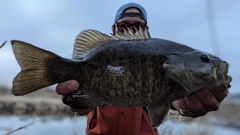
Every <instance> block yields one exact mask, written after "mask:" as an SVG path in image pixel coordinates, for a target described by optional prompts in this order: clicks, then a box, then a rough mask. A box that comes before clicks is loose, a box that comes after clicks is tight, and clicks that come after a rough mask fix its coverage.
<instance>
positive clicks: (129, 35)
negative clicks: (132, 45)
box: [112, 27, 151, 40]
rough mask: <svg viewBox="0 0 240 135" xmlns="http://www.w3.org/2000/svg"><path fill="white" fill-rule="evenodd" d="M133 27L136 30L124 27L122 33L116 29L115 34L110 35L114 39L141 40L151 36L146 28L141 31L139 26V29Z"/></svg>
mask: <svg viewBox="0 0 240 135" xmlns="http://www.w3.org/2000/svg"><path fill="white" fill-rule="evenodd" d="M134 29H135V31H136V32H135V33H134V32H133V30H132V29H129V28H128V29H127V30H125V29H124V32H123V33H122V32H119V31H117V32H116V33H115V35H113V34H112V37H113V39H114V40H141V39H150V38H151V36H150V34H149V32H148V30H144V31H143V29H142V28H141V27H139V30H138V29H137V28H136V27H134Z"/></svg>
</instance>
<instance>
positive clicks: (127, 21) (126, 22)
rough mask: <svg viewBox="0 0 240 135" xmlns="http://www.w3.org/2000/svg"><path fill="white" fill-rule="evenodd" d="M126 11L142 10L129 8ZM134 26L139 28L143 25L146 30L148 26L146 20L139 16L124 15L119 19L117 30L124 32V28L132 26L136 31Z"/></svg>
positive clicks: (137, 11)
mask: <svg viewBox="0 0 240 135" xmlns="http://www.w3.org/2000/svg"><path fill="white" fill-rule="evenodd" d="M124 13H140V11H139V10H138V9H136V8H130V9H127V10H126V11H125V12H124ZM134 26H135V27H136V28H137V29H139V27H142V29H143V30H144V29H145V28H146V24H145V21H144V20H143V19H142V18H139V17H123V18H122V19H120V20H118V21H117V24H116V28H115V31H120V32H123V31H124V30H123V29H127V28H130V29H132V30H133V31H135V29H134Z"/></svg>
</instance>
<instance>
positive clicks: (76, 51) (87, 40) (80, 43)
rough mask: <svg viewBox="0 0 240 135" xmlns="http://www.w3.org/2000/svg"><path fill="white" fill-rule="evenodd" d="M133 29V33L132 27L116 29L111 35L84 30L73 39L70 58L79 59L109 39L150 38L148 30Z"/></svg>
mask: <svg viewBox="0 0 240 135" xmlns="http://www.w3.org/2000/svg"><path fill="white" fill-rule="evenodd" d="M134 29H135V31H136V32H135V33H134V32H133V30H132V29H129V28H128V30H124V32H123V33H122V32H118V31H117V32H116V33H115V35H113V34H112V36H111V37H110V36H108V35H107V34H104V33H101V32H99V31H97V30H92V29H88V30H84V31H82V32H80V33H79V34H78V35H77V37H76V39H75V43H74V48H73V54H72V58H73V59H81V58H82V57H83V56H84V54H85V53H86V52H87V51H89V50H91V49H93V48H95V47H97V46H99V45H101V44H104V43H106V42H108V41H111V40H144V39H150V38H151V37H150V34H149V32H148V30H145V31H143V29H142V28H141V27H140V28H139V30H137V29H136V27H134Z"/></svg>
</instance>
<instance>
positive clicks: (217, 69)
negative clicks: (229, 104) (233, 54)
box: [212, 61, 232, 90]
mask: <svg viewBox="0 0 240 135" xmlns="http://www.w3.org/2000/svg"><path fill="white" fill-rule="evenodd" d="M228 69H229V64H228V63H227V62H225V61H222V62H221V63H219V64H218V65H216V66H214V67H212V73H213V76H214V79H215V80H216V85H217V87H218V88H219V89H224V90H226V89H228V88H230V87H231V85H230V82H231V81H232V77H231V76H230V75H228Z"/></svg>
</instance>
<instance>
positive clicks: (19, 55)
mask: <svg viewBox="0 0 240 135" xmlns="http://www.w3.org/2000/svg"><path fill="white" fill-rule="evenodd" d="M11 43H12V48H13V52H14V55H15V57H16V59H17V62H18V64H19V65H20V67H21V72H20V73H18V75H17V76H16V77H15V78H14V80H13V88H12V93H13V94H14V95H15V96H20V95H25V94H28V93H31V92H33V91H36V90H38V89H40V88H44V87H47V86H50V85H52V84H54V83H55V82H53V81H51V77H50V74H49V71H51V69H49V67H50V66H49V65H50V64H52V61H53V60H54V59H58V58H61V57H60V56H58V55H56V54H54V53H52V52H49V51H46V50H43V49H40V48H38V47H35V46H33V45H31V44H28V43H25V42H22V41H17V40H12V41H11Z"/></svg>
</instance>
